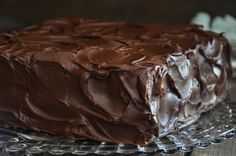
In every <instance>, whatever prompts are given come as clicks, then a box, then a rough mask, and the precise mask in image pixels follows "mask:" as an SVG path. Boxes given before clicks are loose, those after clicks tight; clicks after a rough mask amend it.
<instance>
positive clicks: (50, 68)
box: [0, 19, 231, 144]
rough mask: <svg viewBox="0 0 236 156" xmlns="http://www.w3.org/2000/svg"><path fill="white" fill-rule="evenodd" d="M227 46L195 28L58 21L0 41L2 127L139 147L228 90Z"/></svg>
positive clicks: (218, 99) (204, 108) (210, 104)
mask: <svg viewBox="0 0 236 156" xmlns="http://www.w3.org/2000/svg"><path fill="white" fill-rule="evenodd" d="M230 77H231V64H230V46H229V43H228V41H227V40H226V39H225V38H224V37H223V36H222V35H221V34H216V33H213V32H206V31H203V30H202V29H201V27H200V26H197V25H183V26H157V25H146V24H132V23H124V22H103V21H96V20H81V19H59V20H50V21H46V22H43V23H42V24H40V25H35V26H31V27H28V28H25V29H23V30H20V31H16V32H12V33H1V34H0V86H1V87H0V121H1V123H2V125H5V126H11V127H21V128H27V129H33V130H40V131H45V132H48V133H52V134H59V135H65V136H69V137H86V138H89V139H93V140H98V141H109V142H117V143H131V144H146V143H148V142H150V141H152V139H153V138H155V137H161V136H164V135H166V134H167V133H169V132H172V131H174V130H176V129H177V128H178V126H177V123H178V122H182V121H185V120H188V119H191V118H193V117H194V115H195V114H198V113H201V112H206V111H208V110H210V109H212V108H213V107H214V106H215V105H216V104H217V103H219V102H221V101H222V100H224V99H225V98H226V96H227V94H228V92H229V79H230Z"/></svg>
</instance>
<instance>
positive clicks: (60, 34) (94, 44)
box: [0, 19, 220, 68]
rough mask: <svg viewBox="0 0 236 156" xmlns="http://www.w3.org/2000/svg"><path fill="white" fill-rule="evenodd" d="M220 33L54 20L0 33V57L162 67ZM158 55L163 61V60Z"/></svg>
mask: <svg viewBox="0 0 236 156" xmlns="http://www.w3.org/2000/svg"><path fill="white" fill-rule="evenodd" d="M213 36H215V37H217V38H219V37H220V35H217V34H214V35H213V34H212V33H211V32H205V31H203V30H201V27H199V26H197V25H185V26H156V25H147V24H132V23H125V22H103V21H97V20H81V19H59V20H50V21H46V22H44V23H42V24H40V25H35V26H31V27H28V28H25V29H23V30H20V31H16V32H12V33H2V34H1V35H0V53H2V54H3V53H6V52H7V53H8V54H11V55H14V56H17V58H18V59H23V60H26V59H30V58H34V59H39V60H44V61H48V60H50V61H58V62H62V58H63V60H65V58H67V59H68V58H69V59H71V58H73V61H75V62H77V63H79V64H83V65H85V64H88V63H90V64H93V65H99V66H102V67H105V68H106V67H113V68H114V67H117V66H119V67H120V66H121V65H122V66H123V67H125V66H127V67H128V66H147V65H149V64H150V65H152V64H161V63H163V57H165V56H167V55H168V54H172V53H174V52H184V51H186V50H189V49H193V48H195V47H196V45H197V44H207V43H208V41H210V40H212V37H213ZM162 56H163V57H162Z"/></svg>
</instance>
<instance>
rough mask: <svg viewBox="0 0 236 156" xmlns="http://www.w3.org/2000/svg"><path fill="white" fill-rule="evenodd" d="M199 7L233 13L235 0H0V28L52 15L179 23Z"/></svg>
mask: <svg viewBox="0 0 236 156" xmlns="http://www.w3.org/2000/svg"><path fill="white" fill-rule="evenodd" d="M199 11H205V12H208V13H210V14H211V16H216V15H224V14H226V13H229V14H231V15H233V16H236V0H0V31H10V30H13V29H18V28H20V27H23V26H26V25H31V24H35V23H37V22H40V21H43V20H45V19H50V18H55V17H80V18H98V19H106V20H122V21H132V22H148V23H160V24H180V23H188V22H189V21H190V19H191V17H193V16H194V15H195V14H196V13H197V12H199Z"/></svg>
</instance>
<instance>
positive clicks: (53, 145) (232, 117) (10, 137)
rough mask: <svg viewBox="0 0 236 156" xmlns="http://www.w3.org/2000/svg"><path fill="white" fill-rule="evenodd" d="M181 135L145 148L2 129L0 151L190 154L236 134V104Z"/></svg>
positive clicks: (185, 127) (188, 127) (225, 105)
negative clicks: (178, 152) (177, 152)
mask: <svg viewBox="0 0 236 156" xmlns="http://www.w3.org/2000/svg"><path fill="white" fill-rule="evenodd" d="M181 127H182V128H181V129H180V130H179V132H175V133H171V134H168V135H167V136H166V137H163V138H160V139H156V140H155V141H154V142H152V143H150V144H148V145H145V146H138V145H125V144H114V143H108V142H97V141H90V140H87V139H76V140H74V139H70V138H63V137H58V136H53V135H49V134H46V133H42V132H35V131H28V130H22V129H8V128H2V127H0V150H1V151H3V152H6V153H10V154H11V155H17V156H19V155H44V154H45V155H48V154H50V155H71V154H72V155H93V154H96V155H108V154H117V155H120V154H144V155H145V154H153V153H164V154H171V153H175V152H176V151H178V150H181V151H184V152H190V151H192V150H193V149H194V148H205V147H207V146H208V145H210V144H216V143H220V142H221V141H223V140H224V139H228V138H231V137H233V135H234V134H235V133H236V104H235V103H232V102H230V101H226V102H223V103H220V104H218V105H217V106H216V107H215V108H214V109H213V110H212V111H210V112H208V113H203V114H202V115H201V116H200V117H199V119H198V120H196V121H190V122H187V123H184V124H182V125H181Z"/></svg>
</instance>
